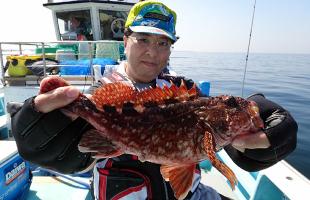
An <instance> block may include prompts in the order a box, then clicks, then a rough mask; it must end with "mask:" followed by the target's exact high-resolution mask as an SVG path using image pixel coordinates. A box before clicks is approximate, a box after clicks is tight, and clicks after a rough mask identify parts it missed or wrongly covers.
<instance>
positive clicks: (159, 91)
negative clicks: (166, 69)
mask: <svg viewBox="0 0 310 200" xmlns="http://www.w3.org/2000/svg"><path fill="white" fill-rule="evenodd" d="M197 96H198V93H197V90H196V86H195V85H193V87H192V88H191V89H190V90H188V89H187V88H186V86H185V84H184V82H182V84H181V86H180V87H177V86H176V85H175V84H173V83H172V84H171V86H170V87H168V86H167V85H164V87H163V88H161V87H158V86H156V87H155V88H147V89H144V90H141V91H137V90H136V89H135V88H134V87H133V86H132V85H130V84H128V83H126V82H116V83H108V84H105V85H104V86H102V87H100V88H98V89H96V90H95V91H94V94H93V96H92V101H93V102H94V103H95V104H96V107H97V109H99V110H103V107H104V106H105V105H106V106H115V107H116V109H117V110H119V109H122V107H123V105H124V104H125V103H128V102H130V103H132V104H133V106H134V107H135V108H138V107H139V110H138V111H141V110H143V109H141V107H143V105H144V104H146V103H153V104H156V105H163V104H165V101H166V100H171V99H172V100H177V101H186V100H189V99H191V98H196V97H197Z"/></svg>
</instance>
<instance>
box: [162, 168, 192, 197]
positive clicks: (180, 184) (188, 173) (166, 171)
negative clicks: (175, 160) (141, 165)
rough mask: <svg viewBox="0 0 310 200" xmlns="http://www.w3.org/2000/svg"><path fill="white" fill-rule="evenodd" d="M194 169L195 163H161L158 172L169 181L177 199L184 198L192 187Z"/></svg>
mask: <svg viewBox="0 0 310 200" xmlns="http://www.w3.org/2000/svg"><path fill="white" fill-rule="evenodd" d="M195 169H196V163H193V164H188V165H175V166H166V165H162V166H161V167H160V172H161V174H162V176H163V178H164V179H165V181H169V183H170V185H171V188H172V189H173V191H174V196H175V197H176V198H177V199H184V198H185V197H186V196H187V194H188V192H189V191H190V189H191V187H192V184H193V180H194V173H195Z"/></svg>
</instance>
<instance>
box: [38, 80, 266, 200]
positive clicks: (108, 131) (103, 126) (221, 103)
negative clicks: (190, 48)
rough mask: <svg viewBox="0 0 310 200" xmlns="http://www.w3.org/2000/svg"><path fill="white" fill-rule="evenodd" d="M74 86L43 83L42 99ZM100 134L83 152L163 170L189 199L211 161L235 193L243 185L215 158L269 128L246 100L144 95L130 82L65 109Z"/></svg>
mask: <svg viewBox="0 0 310 200" xmlns="http://www.w3.org/2000/svg"><path fill="white" fill-rule="evenodd" d="M66 85H68V84H67V83H66V82H65V81H64V80H63V79H61V78H58V77H54V78H49V79H47V81H42V83H41V90H40V92H41V93H45V92H48V91H50V90H52V89H55V88H57V87H61V86H66ZM63 109H66V110H67V111H68V110H69V111H71V112H73V113H75V114H77V115H79V116H80V117H82V118H84V119H85V120H86V121H88V122H89V123H90V124H92V125H93V127H94V128H95V129H94V130H91V131H89V132H87V133H85V134H84V135H83V137H82V139H81V141H80V144H79V148H80V151H83V152H92V153H93V154H94V155H95V156H96V157H101V158H108V157H114V156H118V155H121V154H124V153H126V154H132V155H136V156H138V158H139V160H141V161H149V162H152V163H158V164H161V169H160V171H161V174H162V176H163V178H164V179H165V180H166V181H169V182H170V185H171V187H172V189H173V191H174V194H175V197H176V198H178V199H184V198H185V197H186V195H187V193H188V192H189V190H190V189H191V186H192V184H193V177H194V171H195V166H196V164H197V163H198V162H200V161H203V160H206V159H209V160H210V161H211V163H212V165H213V166H214V167H215V168H217V169H218V170H219V171H220V172H221V173H222V174H223V175H224V176H226V177H227V179H228V180H229V182H230V184H231V186H232V187H233V188H234V186H235V184H236V183H237V179H236V177H235V175H234V173H233V172H232V170H231V169H229V168H228V167H227V166H226V165H225V164H224V163H222V162H221V161H220V160H218V159H217V157H216V154H215V152H216V151H218V150H220V149H221V148H222V147H224V146H225V145H227V144H229V143H230V142H231V141H232V139H233V138H234V137H235V136H237V135H240V134H251V133H254V132H257V131H258V130H261V129H262V128H263V122H262V120H261V118H260V117H259V112H258V107H257V106H256V104H255V103H254V102H251V101H247V100H245V99H243V98H240V97H233V96H217V97H198V95H197V91H196V87H195V86H193V88H191V89H189V90H188V89H187V88H186V87H185V85H184V84H182V85H181V86H180V87H177V86H175V85H174V84H172V85H171V86H170V87H167V86H164V87H163V88H160V87H156V88H149V89H146V90H143V91H138V90H136V89H135V88H134V87H132V86H131V85H129V84H126V83H124V82H117V83H109V84H106V85H104V86H102V87H100V88H98V89H96V90H95V92H94V93H93V95H92V97H91V98H90V99H88V98H87V97H85V96H84V95H83V94H81V95H80V96H79V97H78V98H77V99H76V100H75V101H74V102H72V103H71V104H69V105H68V106H66V107H64V108H63Z"/></svg>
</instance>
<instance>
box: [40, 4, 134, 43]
mask: <svg viewBox="0 0 310 200" xmlns="http://www.w3.org/2000/svg"><path fill="white" fill-rule="evenodd" d="M137 2H138V0H72V1H70V0H62V1H60V0H48V3H46V4H43V6H44V7H46V8H48V9H50V10H51V11H52V15H53V21H54V26H55V32H56V36H57V40H60V41H66V40H89V41H97V40H123V33H124V26H125V21H126V18H127V15H128V13H129V10H130V8H131V7H132V6H133V5H134V4H135V3H137ZM81 35H83V37H81Z"/></svg>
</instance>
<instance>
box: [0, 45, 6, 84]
mask: <svg viewBox="0 0 310 200" xmlns="http://www.w3.org/2000/svg"><path fill="white" fill-rule="evenodd" d="M0 64H1V69H0V73H1V83H2V84H3V85H4V73H5V72H4V70H3V69H4V64H3V54H2V44H1V43H0Z"/></svg>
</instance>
